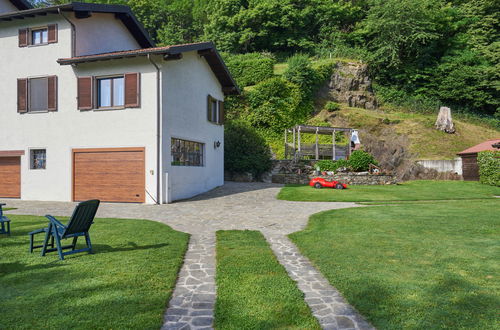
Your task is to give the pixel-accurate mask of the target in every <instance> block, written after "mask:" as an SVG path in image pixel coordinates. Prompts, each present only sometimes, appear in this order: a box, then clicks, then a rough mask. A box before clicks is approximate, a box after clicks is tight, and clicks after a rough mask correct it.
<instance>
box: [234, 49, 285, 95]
mask: <svg viewBox="0 0 500 330" xmlns="http://www.w3.org/2000/svg"><path fill="white" fill-rule="evenodd" d="M225 62H226V65H227V67H228V68H229V71H231V74H232V75H233V77H234V78H235V79H236V83H237V84H238V86H239V87H241V88H242V87H246V86H252V85H256V84H258V83H259V82H261V81H264V80H266V79H269V78H272V77H273V76H274V64H275V63H276V60H275V59H274V58H273V57H271V56H264V55H262V54H259V53H248V54H241V55H233V56H231V55H226V56H225Z"/></svg>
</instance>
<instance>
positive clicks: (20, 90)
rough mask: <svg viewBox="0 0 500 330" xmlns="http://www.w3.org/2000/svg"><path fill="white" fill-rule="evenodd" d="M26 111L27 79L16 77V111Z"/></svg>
mask: <svg viewBox="0 0 500 330" xmlns="http://www.w3.org/2000/svg"><path fill="white" fill-rule="evenodd" d="M27 111H28V79H17V112H19V113H24V112H27Z"/></svg>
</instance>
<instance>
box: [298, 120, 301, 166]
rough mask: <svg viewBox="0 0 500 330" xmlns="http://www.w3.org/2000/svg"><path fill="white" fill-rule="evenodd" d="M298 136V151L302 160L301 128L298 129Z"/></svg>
mask: <svg viewBox="0 0 500 330" xmlns="http://www.w3.org/2000/svg"><path fill="white" fill-rule="evenodd" d="M297 134H298V143H299V145H298V151H297V156H298V157H299V159H300V152H301V141H300V127H299V128H298V129H297Z"/></svg>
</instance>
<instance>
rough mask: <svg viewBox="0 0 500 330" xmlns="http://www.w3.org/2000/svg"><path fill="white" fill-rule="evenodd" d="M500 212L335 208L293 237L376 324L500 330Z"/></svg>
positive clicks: (485, 206) (495, 205)
mask: <svg viewBox="0 0 500 330" xmlns="http://www.w3.org/2000/svg"><path fill="white" fill-rule="evenodd" d="M477 185H478V186H481V184H479V183H477ZM482 186H483V187H487V186H484V185H482ZM309 188H310V187H309ZM381 188H382V189H381V190H380V191H379V194H380V198H381V199H382V198H391V197H393V196H392V195H393V191H392V190H391V189H387V188H391V187H387V186H383V187H381ZM490 188H493V187H490ZM310 189H311V190H316V191H323V192H325V193H327V192H330V193H339V194H340V195H341V194H342V192H348V191H349V189H347V190H341V191H338V190H325V189H312V188H310ZM384 189H386V190H387V192H386V193H384ZM435 190H436V191H439V190H440V189H439V187H438V186H435ZM469 196H470V197H471V198H475V197H476V196H474V194H473V193H469ZM499 209H500V201H498V200H475V201H471V202H469V203H464V202H463V201H441V202H436V201H433V202H424V203H422V202H410V203H403V204H399V205H390V206H374V207H361V208H351V209H345V210H334V211H327V212H322V213H319V214H316V215H313V216H312V217H311V219H310V221H309V224H308V226H307V227H306V229H305V230H303V231H301V232H297V233H294V234H292V235H290V238H291V240H292V241H293V242H294V243H295V244H296V245H297V246H298V247H299V249H300V251H301V252H302V253H303V254H304V255H305V256H306V257H308V258H309V259H310V260H311V261H312V262H313V264H314V265H315V266H316V267H318V269H319V270H320V271H321V273H322V274H323V275H324V276H325V277H326V278H327V279H328V281H329V282H330V283H331V284H332V285H333V286H334V287H335V288H337V289H338V290H339V291H340V292H341V293H342V296H343V297H345V298H346V300H347V301H348V302H349V303H350V304H352V305H353V306H354V307H355V308H356V309H357V310H358V311H359V312H360V313H361V314H362V315H363V316H365V317H366V318H367V319H368V321H370V323H371V324H373V326H375V327H376V328H377V329H478V330H479V329H496V328H498V304H499V297H498V287H499V286H500V280H499V278H498V277H497V276H496V275H495V274H498V273H499V272H500V264H499V263H498V246H499V244H500V236H499V229H500V228H499V221H498V220H499V219H498V211H499Z"/></svg>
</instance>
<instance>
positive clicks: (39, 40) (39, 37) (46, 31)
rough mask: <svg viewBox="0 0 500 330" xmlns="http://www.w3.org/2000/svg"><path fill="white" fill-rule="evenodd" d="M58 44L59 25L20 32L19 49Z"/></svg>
mask: <svg viewBox="0 0 500 330" xmlns="http://www.w3.org/2000/svg"><path fill="white" fill-rule="evenodd" d="M54 43H57V24H50V25H47V26H42V27H34V28H29V29H21V30H19V47H28V46H41V45H48V44H54Z"/></svg>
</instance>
